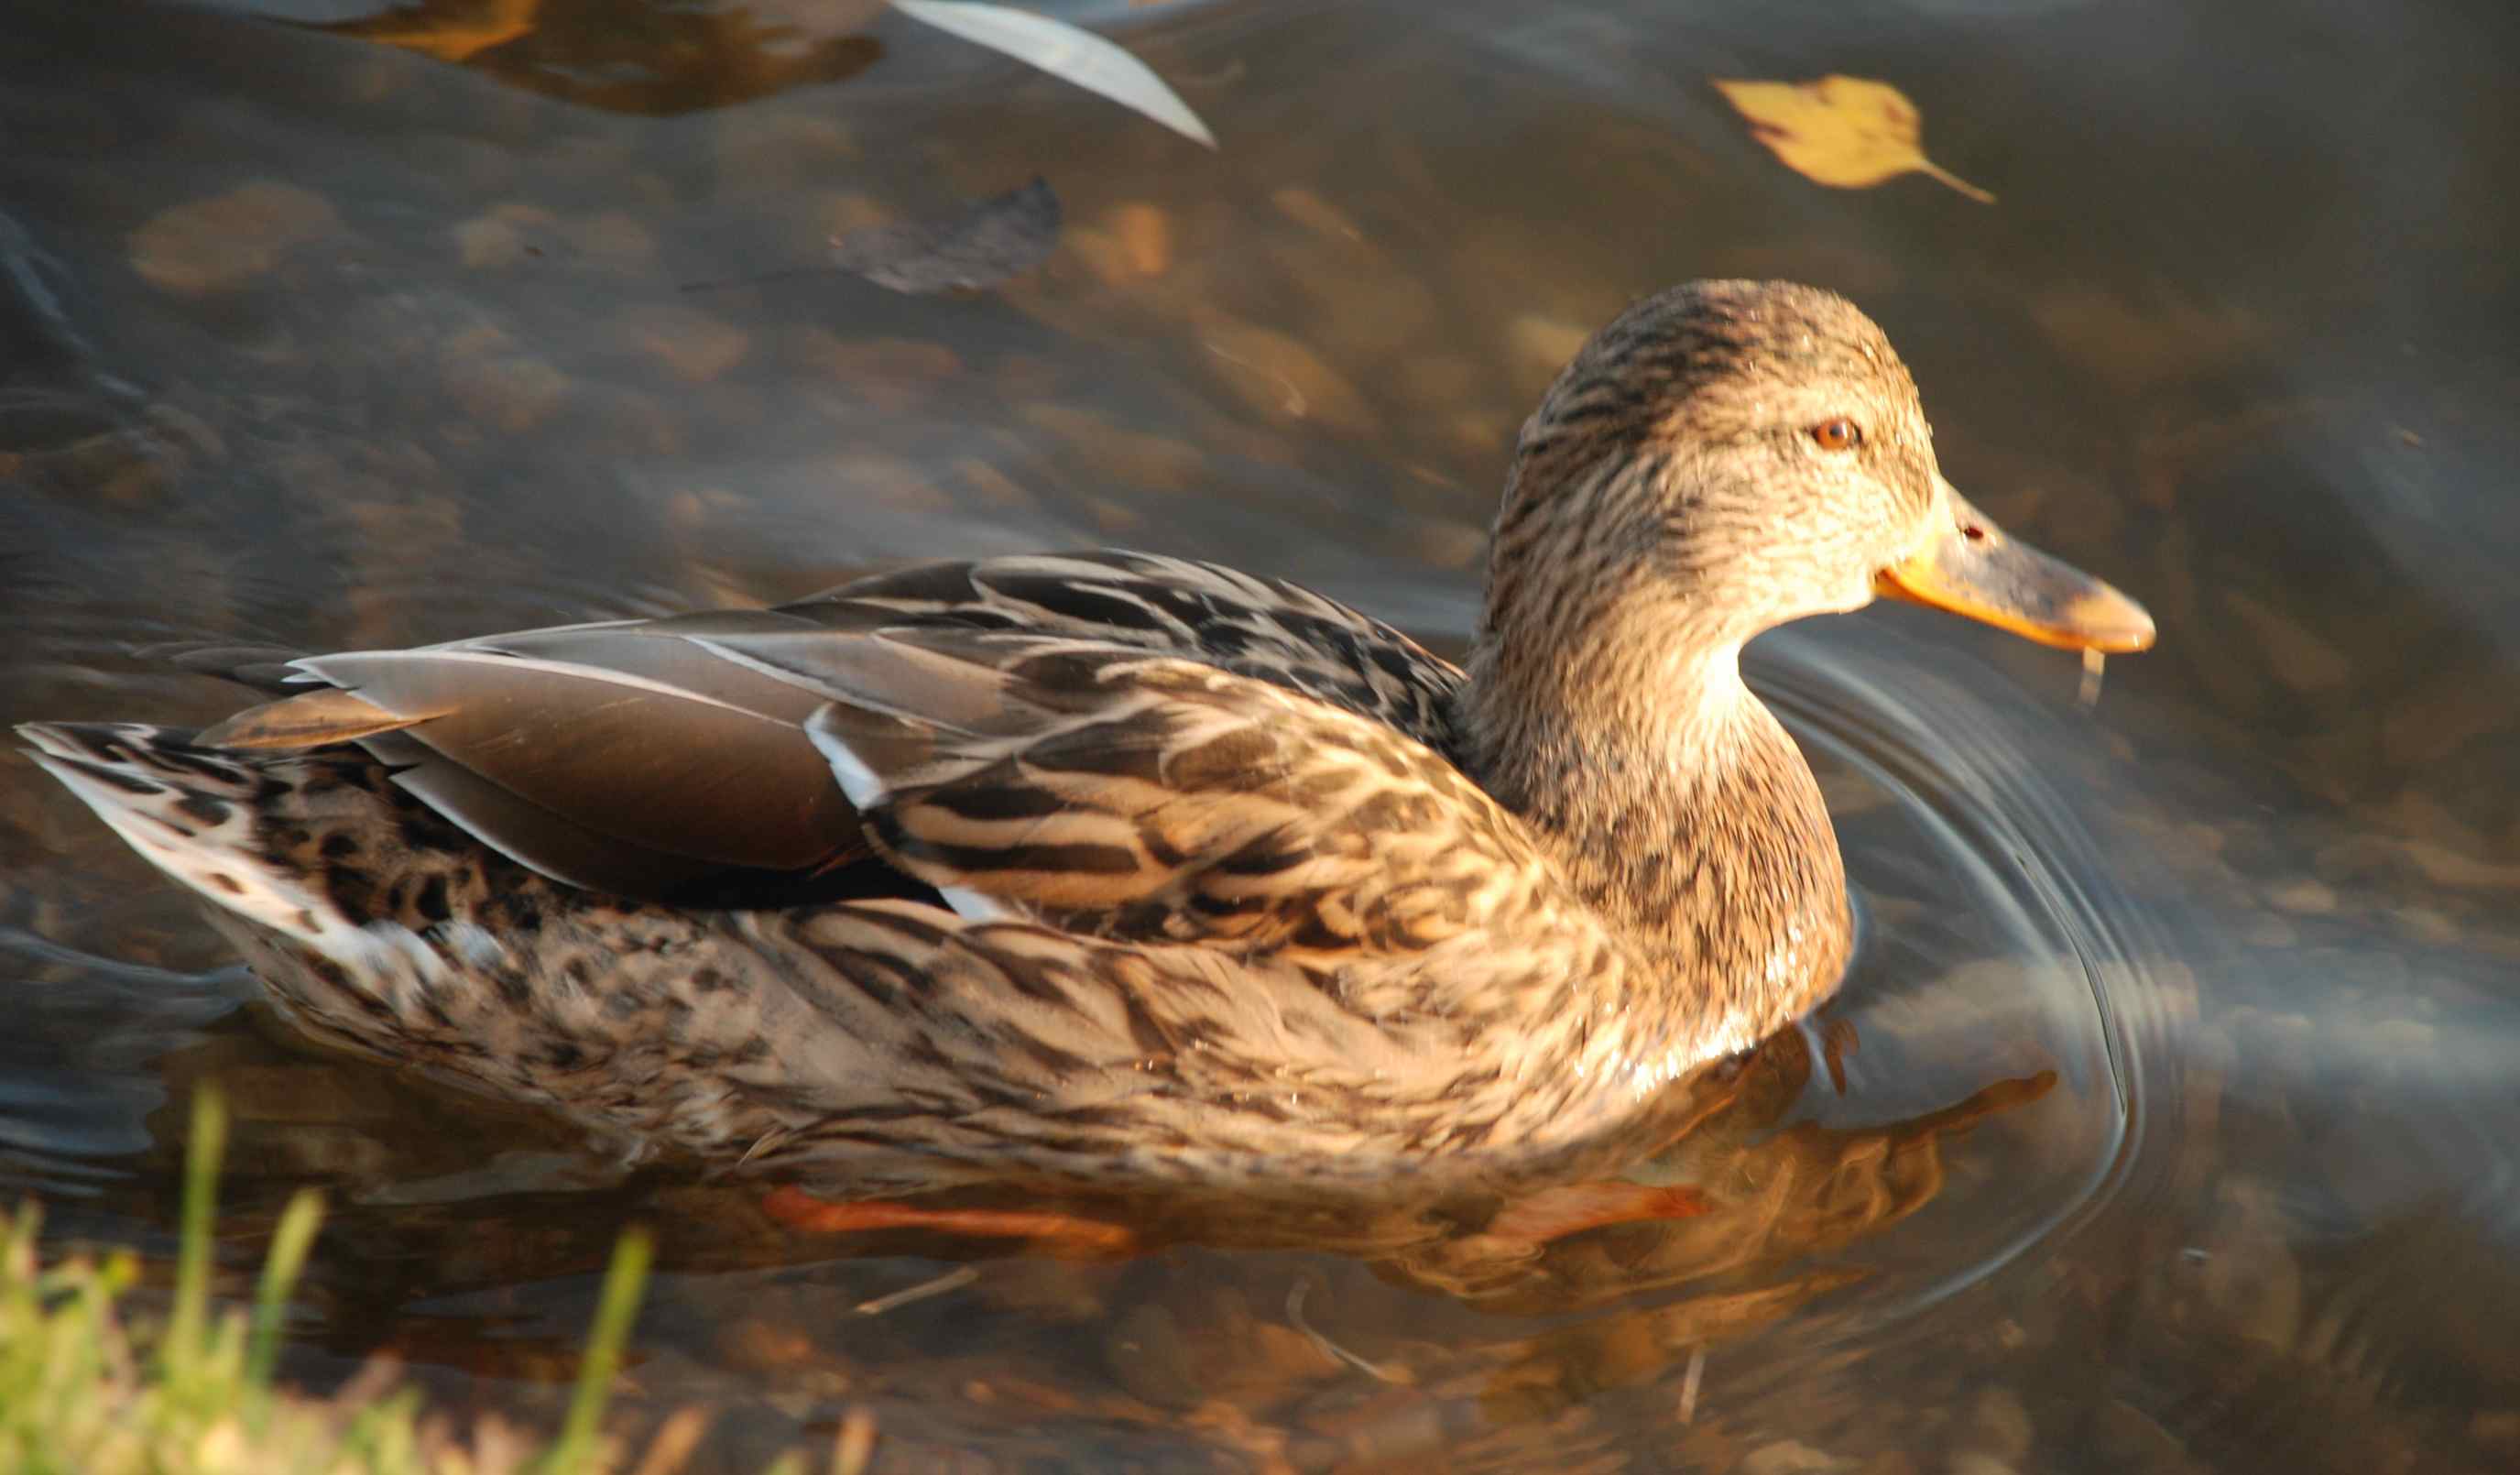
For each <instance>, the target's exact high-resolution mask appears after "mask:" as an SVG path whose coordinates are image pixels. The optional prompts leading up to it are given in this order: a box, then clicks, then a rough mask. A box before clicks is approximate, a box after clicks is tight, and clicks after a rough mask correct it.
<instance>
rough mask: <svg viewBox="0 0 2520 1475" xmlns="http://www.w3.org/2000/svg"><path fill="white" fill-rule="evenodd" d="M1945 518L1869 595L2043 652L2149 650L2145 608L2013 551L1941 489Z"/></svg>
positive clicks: (2022, 547) (2071, 571)
mask: <svg viewBox="0 0 2520 1475" xmlns="http://www.w3.org/2000/svg"><path fill="white" fill-rule="evenodd" d="M1942 488H1943V493H1944V496H1945V498H1946V500H1947V501H1948V502H1949V504H1950V508H1949V511H1948V512H1946V513H1942V514H1937V515H1936V516H1935V517H1934V518H1933V524H1932V525H1933V531H1932V532H1931V533H1930V534H1929V535H1928V536H1927V537H1926V539H1925V541H1924V543H1923V544H1922V545H1920V546H1919V547H1918V548H1917V549H1916V551H1915V552H1914V553H1912V554H1910V555H1909V556H1908V557H1907V558H1905V559H1901V560H1900V561H1898V562H1896V563H1893V564H1891V565H1890V566H1889V567H1887V568H1885V569H1882V570H1881V571H1880V572H1879V573H1876V574H1874V575H1873V576H1872V592H1873V593H1874V594H1881V595H1888V596H1889V597H1891V598H1892V599H1898V600H1907V601H1910V602H1911V603H1918V604H1931V605H1932V606H1933V607H1935V608H1937V609H1948V610H1950V611H1951V612H1952V613H1954V614H1962V615H1966V616H1968V617H1969V618H1970V619H1973V620H1983V621H1985V622H1986V623H1987V624H1990V625H1993V626H1994V627H1995V628H1997V629H1998V630H2009V631H2011V632H2012V633H2013V634H2015V635H2018V636H2022V637H2024V638H2025V639H2029V640H2034V641H2037V642H2039V643H2040V644H2041V645H2043V646H2061V647H2063V648H2065V649H2068V650H2100V651H2105V652H2108V653H2110V654H2122V653H2124V652H2126V651H2130V650H2141V649H2144V648H2147V647H2149V646H2150V645H2151V644H2152V616H2151V615H2149V614H2146V613H2144V610H2143V606H2142V605H2141V604H2138V603H2136V602H2135V601H2133V600H2131V599H2128V598H2127V597H2126V596H2125V595H2123V594H2120V593H2118V592H2117V591H2116V590H2114V589H2112V588H2110V587H2109V586H2108V585H2106V584H2103V583H2101V582H2100V581H2099V580H2097V579H2095V578H2093V577H2092V576H2091V575H2090V574H2087V573H2085V572H2083V571H2082V570H2081V569H2079V568H2075V567H2073V566H2072V565H2070V564H2067V563H2062V562H2059V561H2057V560H2056V559H2051V558H2049V557H2048V556H2047V555H2046V554H2044V553H2041V552H2040V551H2039V550H2037V549H2035V548H2032V547H2030V546H2029V545H2028V544H2026V543H2015V542H2014V541H2012V540H2011V539H2010V538H2008V537H2005V536H2004V534H2003V529H2001V528H1999V527H1997V526H1996V525H1995V524H1994V523H1993V522H1991V521H1989V520H1987V518H1986V515H1985V514H1982V513H1980V512H1979V511H1978V510H1977V509H1976V508H1973V507H1971V506H1969V504H1968V499H1966V498H1964V497H1962V496H1961V495H1960V494H1959V493H1958V492H1957V491H1954V490H1953V489H1952V485H1951V483H1950V482H1948V481H1946V482H1944V483H1943V484H1942Z"/></svg>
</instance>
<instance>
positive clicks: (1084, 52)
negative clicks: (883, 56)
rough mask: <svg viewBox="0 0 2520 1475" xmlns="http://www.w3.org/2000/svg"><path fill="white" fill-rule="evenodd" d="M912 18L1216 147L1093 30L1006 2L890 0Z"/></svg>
mask: <svg viewBox="0 0 2520 1475" xmlns="http://www.w3.org/2000/svg"><path fill="white" fill-rule="evenodd" d="M892 8H893V9H894V10H897V11H899V12H901V13H902V14H903V15H905V16H908V17H909V18H910V19H912V20H913V21H917V22H922V23H923V24H927V25H933V26H935V27H936V28H937V29H938V30H941V31H946V32H949V33H951V34H953V35H957V36H960V37H962V38H963V39H964V40H966V41H969V42H972V43H974V44H975V45H980V46H985V47H987V48H989V49H990V50H991V51H996V52H1002V53H1004V54H1005V55H1007V56H1011V57H1012V58H1014V59H1015V60H1016V61H1018V62H1021V63H1024V64H1025V65H1026V66H1030V67H1040V68H1041V69H1042V70H1044V71H1046V72H1049V73H1050V74H1051V75H1052V76H1055V77H1057V78H1059V79H1060V80H1062V81H1066V82H1072V83H1074V84H1075V85H1077V86H1079V87H1082V88H1084V89H1085V90H1086V91H1088V92H1095V93H1100V94H1102V96H1104V97H1107V98H1109V99H1110V100H1111V101H1113V102H1115V103H1118V104H1119V105H1120V106H1121V107H1123V108H1128V109H1132V110H1134V111H1136V112H1142V113H1144V114H1146V115H1147V116H1148V117H1150V118H1153V119H1154V120H1155V121H1156V122H1159V123H1161V124H1163V125H1164V126H1165V127H1167V128H1170V129H1172V130H1173V131H1174V132H1175V133H1178V134H1180V135H1182V136H1183V137H1184V138H1188V139H1193V140H1195V141H1196V142H1198V143H1201V144H1205V145H1206V146H1207V147H1208V148H1211V149H1213V148H1215V147H1216V135H1214V134H1212V133H1210V132H1208V131H1207V124H1205V123H1203V122H1200V121H1199V118H1198V114H1197V113H1195V112H1191V111H1190V105H1189V104H1188V103H1185V102H1183V101H1182V100H1181V97H1180V95H1179V94H1177V93H1175V92H1174V91H1173V90H1172V89H1171V88H1170V87H1167V86H1165V85H1164V80H1163V78H1161V77H1159V76H1156V75H1155V74H1154V73H1153V72H1152V71H1150V70H1148V67H1147V64H1146V63H1144V62H1141V61H1139V60H1138V59H1137V58H1136V57H1133V56H1131V55H1129V54H1128V53H1127V52H1125V51H1123V50H1121V49H1120V48H1119V47H1117V46H1114V45H1113V44H1111V43H1110V42H1108V41H1105V40H1103V39H1102V37H1101V36H1098V35H1096V34H1094V33H1093V32H1092V31H1090V30H1081V29H1079V28H1077V27H1076V26H1073V25H1070V24H1068V23H1067V22H1064V21H1054V20H1052V19H1051V18H1049V17H1048V16H1037V15H1034V14H1033V13H1032V12H1030V11H1021V10H1013V9H1010V8H1009V7H1007V6H1003V5H979V4H974V3H969V0H892Z"/></svg>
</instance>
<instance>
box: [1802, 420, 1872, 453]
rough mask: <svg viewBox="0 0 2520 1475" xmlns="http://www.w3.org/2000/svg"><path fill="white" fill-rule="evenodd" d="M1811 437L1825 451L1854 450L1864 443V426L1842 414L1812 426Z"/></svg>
mask: <svg viewBox="0 0 2520 1475" xmlns="http://www.w3.org/2000/svg"><path fill="white" fill-rule="evenodd" d="M1811 438H1812V439H1814V440H1816V441H1818V442H1820V448H1821V449H1822V450H1823V451H1852V450H1854V449H1855V448H1856V447H1857V446H1860V445H1862V444H1864V427H1863V426H1862V425H1857V424H1856V423H1855V422H1853V421H1851V420H1848V419H1847V418H1846V417H1844V416H1842V415H1841V416H1839V417H1838V418H1837V419H1835V420H1823V421H1822V422H1821V423H1820V424H1819V425H1814V426H1812V427H1811Z"/></svg>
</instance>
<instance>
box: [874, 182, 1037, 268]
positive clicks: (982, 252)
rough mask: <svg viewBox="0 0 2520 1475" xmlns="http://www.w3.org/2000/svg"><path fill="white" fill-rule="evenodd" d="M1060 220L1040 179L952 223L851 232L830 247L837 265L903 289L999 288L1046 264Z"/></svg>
mask: <svg viewBox="0 0 2520 1475" xmlns="http://www.w3.org/2000/svg"><path fill="white" fill-rule="evenodd" d="M1059 216H1060V211H1059V206H1058V197H1057V195H1055V194H1053V193H1051V188H1050V181H1048V180H1046V179H1041V178H1035V179H1034V180H1033V181H1032V182H1031V183H1030V184H1027V185H1024V186H1022V187H1021V188H1018V189H1014V190H1010V191H1008V192H1007V193H1006V194H1004V195H1000V196H997V197H996V198H994V199H991V200H984V201H980V202H979V203H978V204H976V205H973V206H972V207H971V208H970V209H968V210H967V211H965V212H964V213H962V214H960V215H957V216H955V217H954V218H952V219H950V220H943V221H914V222H910V223H907V224H902V225H877V226H870V227H868V228H867V229H865V230H861V231H851V232H849V233H848V234H847V235H845V236H842V237H840V238H839V239H837V240H836V241H833V242H832V264H834V265H836V266H837V267H839V268H840V270H842V271H845V272H854V273H856V274H857V275H858V276H861V277H864V278H866V279H867V280H868V281H870V282H873V283H874V284H875V285H877V287H888V288H890V289H892V290H893V291H900V292H914V293H919V292H936V291H952V290H954V289H957V288H962V289H967V290H968V289H977V288H985V287H995V286H997V285H998V284H999V283H1001V282H1004V281H1006V280H1008V279H1009V278H1011V277H1016V276H1020V275H1022V274H1023V273H1025V272H1028V271H1030V270H1032V269H1033V268H1034V267H1036V266H1039V265H1040V264H1041V261H1042V258H1043V257H1045V256H1047V255H1049V254H1050V250H1051V247H1052V246H1056V245H1057V244H1058V225H1059Z"/></svg>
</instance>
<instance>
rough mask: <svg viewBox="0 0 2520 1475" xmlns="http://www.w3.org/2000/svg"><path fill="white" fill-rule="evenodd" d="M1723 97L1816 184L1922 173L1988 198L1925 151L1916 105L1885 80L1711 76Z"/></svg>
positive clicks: (1990, 199)
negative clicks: (1764, 79)
mask: <svg viewBox="0 0 2520 1475" xmlns="http://www.w3.org/2000/svg"><path fill="white" fill-rule="evenodd" d="M1715 85H1716V86H1717V87H1718V88H1720V89H1721V90H1722V91H1723V93H1724V97H1725V100H1726V101H1728V102H1730V103H1731V104H1732V105H1733V108H1734V109H1735V110H1736V111H1738V112H1740V114H1741V115H1742V116H1743V117H1746V118H1748V119H1749V120H1750V131H1751V133H1752V134H1753V135H1754V136H1755V137H1757V139H1758V140H1759V142H1761V143H1763V144H1766V145H1767V146H1768V148H1769V150H1770V151H1771V152H1773V153H1774V154H1775V155H1776V156H1777V157H1778V158H1780V159H1782V160H1784V163H1785V167H1786V168H1789V169H1791V170H1793V171H1794V172H1795V173H1797V174H1800V175H1802V176H1803V177H1805V178H1806V179H1810V180H1812V181H1814V182H1815V183H1818V184H1824V185H1833V186H1835V187H1836V188H1838V189H1841V190H1857V189H1863V188H1866V187H1868V186H1870V185H1877V184H1879V183H1881V182H1882V181H1883V180H1885V179H1890V178H1893V177H1895V176H1897V175H1901V174H1907V173H1911V172H1918V173H1924V174H1928V175H1931V176H1933V177H1934V178H1936V179H1939V180H1941V181H1942V182H1943V183H1945V184H1947V185H1950V186H1951V187H1952V188H1953V189H1955V190H1958V191H1959V192H1960V193H1961V194H1963V195H1966V196H1967V197H1968V198H1969V199H1971V200H1974V201H1978V202H1980V203H1982V204H1993V203H1994V202H1995V197H1994V196H1993V195H1990V194H1988V193H1987V192H1986V191H1984V190H1981V189H1979V188H1978V187H1977V186H1975V185H1973V184H1970V183H1969V182H1968V181H1967V180H1964V179H1961V178H1958V176H1956V175H1954V174H1952V173H1950V172H1948V171H1947V170H1945V169H1944V168H1943V167H1942V166H1941V165H1940V164H1937V163H1935V162H1934V161H1933V160H1932V159H1930V158H1927V157H1926V156H1925V150H1924V146H1923V143H1922V142H1921V134H1922V128H1923V121H1922V119H1921V118H1920V117H1919V116H1918V114H1917V112H1916V105H1915V104H1913V103H1912V102H1910V101H1908V98H1907V95H1906V94H1905V93H1902V92H1901V91H1900V90H1899V89H1898V88H1896V87H1893V86H1891V85H1890V84H1889V83H1887V82H1876V81H1873V80H1871V79H1869V78H1868V77H1849V76H1824V77H1822V78H1821V79H1820V80H1818V81H1816V82H1743V81H1729V80H1726V79H1724V78H1721V77H1719V78H1717V79H1716V80H1715Z"/></svg>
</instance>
